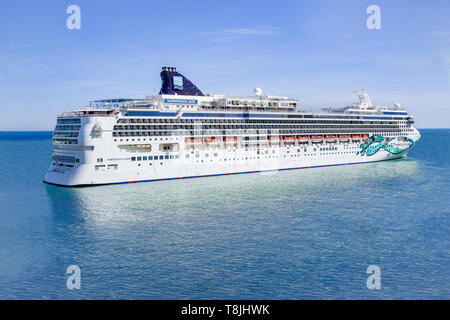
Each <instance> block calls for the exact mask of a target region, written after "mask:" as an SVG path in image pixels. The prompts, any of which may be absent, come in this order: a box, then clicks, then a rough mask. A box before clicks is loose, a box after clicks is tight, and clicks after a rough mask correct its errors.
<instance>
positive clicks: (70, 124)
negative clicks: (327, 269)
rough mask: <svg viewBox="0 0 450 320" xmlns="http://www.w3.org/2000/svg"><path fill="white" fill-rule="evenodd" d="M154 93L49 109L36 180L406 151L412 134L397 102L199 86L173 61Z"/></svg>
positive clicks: (98, 178) (246, 167)
mask: <svg viewBox="0 0 450 320" xmlns="http://www.w3.org/2000/svg"><path fill="white" fill-rule="evenodd" d="M161 79H162V87H161V90H160V92H159V94H158V95H153V96H148V97H146V98H145V99H128V98H120V99H106V100H96V101H92V102H90V103H89V105H88V106H87V107H86V108H84V109H82V110H78V111H73V112H69V113H64V114H62V115H60V116H58V117H57V123H56V127H55V130H54V133H53V144H54V146H55V147H54V149H53V151H52V162H51V165H50V169H49V171H48V172H47V174H46V176H45V179H44V182H46V183H50V184H55V185H61V186H91V185H102V184H113V183H128V182H139V181H154V180H165V179H177V178H190V177H201V176H213V175H224V174H237V173H250V172H263V171H273V170H285V169H297V168H308V167H318V166H329V165H340V164H355V163H363V162H373V161H381V160H389V159H396V158H400V157H405V156H406V155H407V153H408V151H409V150H410V149H411V148H412V147H413V146H414V144H415V143H416V142H417V141H418V140H419V138H420V133H419V132H418V131H417V129H415V128H414V126H413V124H414V118H413V117H412V116H411V115H409V114H408V113H407V112H406V110H404V109H402V108H401V107H400V106H399V105H398V104H395V105H394V106H393V107H392V108H388V107H384V106H373V105H372V103H371V101H370V98H369V96H368V95H367V93H366V92H365V91H363V90H361V91H357V94H358V97H359V103H355V104H352V105H349V106H346V107H344V108H341V109H324V110H322V111H321V112H309V111H305V110H303V109H302V108H301V107H300V106H299V102H298V100H296V99H290V98H287V97H277V96H268V95H263V94H262V92H261V90H260V89H255V90H254V95H253V96H226V95H216V94H203V93H202V91H200V90H199V89H198V88H197V87H196V86H195V85H194V84H193V83H192V82H191V81H189V79H187V78H186V77H184V76H183V75H182V74H180V73H179V72H177V71H176V69H175V68H172V67H164V68H163V70H162V72H161Z"/></svg>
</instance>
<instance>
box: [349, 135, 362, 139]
mask: <svg viewBox="0 0 450 320" xmlns="http://www.w3.org/2000/svg"><path fill="white" fill-rule="evenodd" d="M351 137H352V140H361V136H360V135H359V134H352V135H351Z"/></svg>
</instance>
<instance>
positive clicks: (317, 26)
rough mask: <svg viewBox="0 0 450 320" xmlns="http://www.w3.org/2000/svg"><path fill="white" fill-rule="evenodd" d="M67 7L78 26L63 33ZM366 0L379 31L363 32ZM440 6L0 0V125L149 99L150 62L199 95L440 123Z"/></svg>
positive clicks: (433, 0)
mask: <svg viewBox="0 0 450 320" xmlns="http://www.w3.org/2000/svg"><path fill="white" fill-rule="evenodd" d="M70 5H77V6H79V8H80V11H81V19H80V21H81V29H68V28H67V25H66V20H67V19H68V18H69V16H70V14H68V13H66V9H67V8H68V7H69V6H70ZM370 5H377V6H378V7H379V8H380V21H381V29H373V30H370V29H368V28H367V23H366V22H367V19H368V18H369V17H370V16H371V14H368V13H367V8H368V6H370ZM449 15H450V1H447V0H441V1H438V0H430V1H411V0H410V1H402V0H396V1H381V0H370V1H365V0H359V1H355V0H335V1H333V0H328V1H324V0H318V1H299V0H296V1H283V0H277V1H261V0H260V1H249V0H240V1H237V0H226V1H225V0H224V1H216V0H209V1H198V0H196V1H177V0H170V1H151V0H150V1H149V0H146V1H144V0H142V1H137V0H136V1H135V0H129V1H123V0H122V1H118V0H117V1H115V0H108V1H105V0H95V1H92V0H89V1H88V0H69V1H65V0H54V1H50V0H48V1H33V2H31V1H28V0H27V1H24V0H15V1H8V2H7V1H2V2H1V4H0V110H1V114H2V116H1V117H0V131H10V130H13V131H14V130H17V131H21V130H52V129H53V127H54V125H55V122H56V116H57V115H58V114H59V113H62V112H65V111H71V110H74V109H79V108H82V107H84V106H86V105H87V103H88V102H89V101H90V100H95V99H102V98H113V97H130V98H143V97H145V96H146V95H151V94H157V93H158V92H159V89H160V87H161V79H160V76H159V73H160V71H161V67H162V66H173V67H176V68H177V70H178V71H179V72H181V73H182V74H183V75H185V76H186V77H187V78H189V79H190V80H191V81H192V82H194V83H195V84H196V85H197V86H198V87H199V88H200V89H201V90H202V91H203V92H204V93H216V94H229V95H252V94H253V89H254V88H255V87H259V88H261V89H262V90H263V94H269V95H281V96H288V97H292V98H296V99H299V101H300V105H301V106H302V107H304V108H305V109H313V110H320V108H323V107H341V106H344V105H346V104H350V103H353V102H356V100H357V99H356V96H355V94H354V93H353V91H354V90H355V89H357V88H365V89H366V90H367V91H368V92H369V94H370V97H371V100H372V102H373V103H374V104H376V105H387V106H392V105H393V104H394V103H399V104H400V105H401V106H402V107H404V108H406V109H407V110H408V111H409V113H410V114H413V115H414V116H415V118H416V125H417V127H419V128H449V127H450V121H449V120H450V19H449Z"/></svg>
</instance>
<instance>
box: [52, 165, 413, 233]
mask: <svg viewBox="0 0 450 320" xmlns="http://www.w3.org/2000/svg"><path fill="white" fill-rule="evenodd" d="M417 169H418V163H417V161H416V160H413V159H399V160H392V161H384V162H377V163H369V164H359V165H346V166H333V167H323V168H314V169H301V170H289V171H279V172H277V173H276V174H273V175H263V174H258V173H256V174H243V175H230V176H218V177H207V178H196V179H185V180H170V181H159V182H144V183H134V184H123V185H110V186H99V187H89V188H60V187H54V186H47V193H48V196H49V198H50V199H51V204H52V208H53V212H54V213H55V219H61V218H63V219H64V220H65V222H66V223H68V224H72V223H77V222H84V223H86V224H110V225H113V224H117V225H122V226H123V224H136V223H140V222H143V221H148V220H149V219H150V220H152V221H157V220H158V219H160V218H163V217H167V216H171V215H183V214H187V213H192V212H196V213H197V214H198V213H200V212H203V213H204V214H214V212H215V211H216V210H221V211H223V210H225V209H226V208H229V207H236V206H248V205H249V203H253V204H258V203H259V204H260V203H263V202H270V201H273V200H279V199H286V200H287V201H290V202H292V201H300V202H301V201H302V200H304V199H305V198H307V197H315V196H317V195H327V194H336V193H337V194H340V193H345V192H347V191H348V190H349V189H352V188H356V189H355V190H357V189H358V188H361V187H362V186H367V185H370V184H373V183H375V184H376V185H378V186H379V185H382V184H384V183H392V182H395V181H396V180H399V179H405V178H408V177H412V176H415V175H417Z"/></svg>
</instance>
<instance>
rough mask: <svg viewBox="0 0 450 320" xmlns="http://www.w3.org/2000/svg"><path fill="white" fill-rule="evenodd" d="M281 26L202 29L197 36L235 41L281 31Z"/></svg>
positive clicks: (214, 39)
mask: <svg viewBox="0 0 450 320" xmlns="http://www.w3.org/2000/svg"><path fill="white" fill-rule="evenodd" d="M281 30H282V29H281V28H279V27H273V26H258V27H248V28H226V29H221V30H217V31H202V32H197V33H195V35H196V36H201V37H209V38H210V39H211V40H213V41H220V42H222V41H233V40H237V39H240V38H242V37H248V36H269V35H275V34H278V33H280V32H281Z"/></svg>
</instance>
